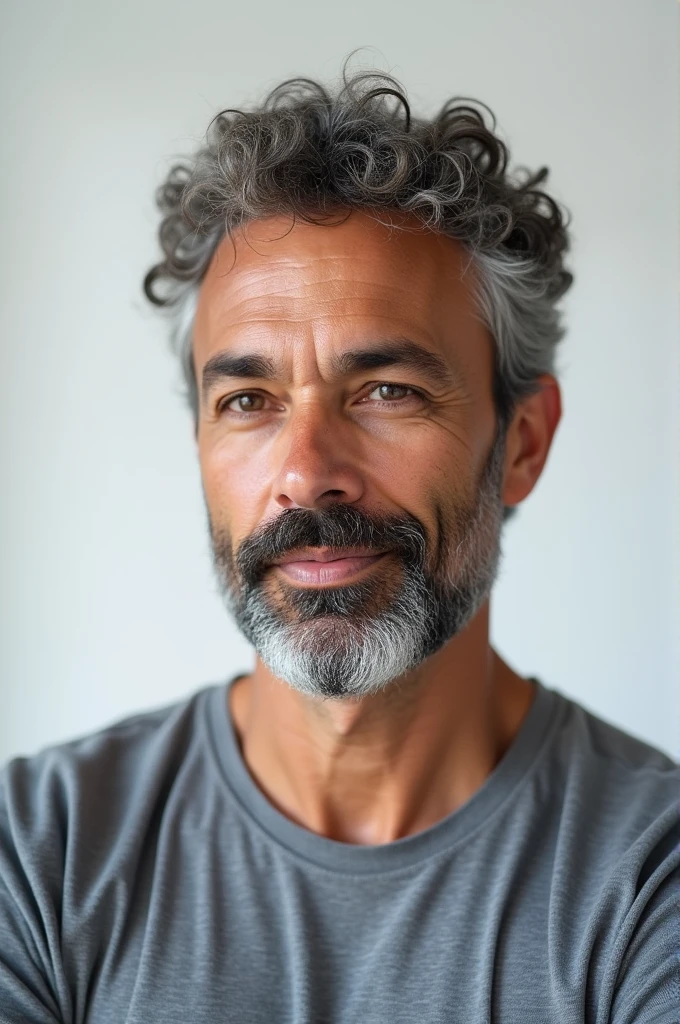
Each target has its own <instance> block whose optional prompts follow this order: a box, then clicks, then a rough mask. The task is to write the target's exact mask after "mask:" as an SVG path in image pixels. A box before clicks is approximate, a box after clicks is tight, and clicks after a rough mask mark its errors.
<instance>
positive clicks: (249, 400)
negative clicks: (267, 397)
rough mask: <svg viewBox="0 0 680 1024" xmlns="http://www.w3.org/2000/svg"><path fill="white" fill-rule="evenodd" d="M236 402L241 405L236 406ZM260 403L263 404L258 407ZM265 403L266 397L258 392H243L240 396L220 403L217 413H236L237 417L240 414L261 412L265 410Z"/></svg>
mask: <svg viewBox="0 0 680 1024" xmlns="http://www.w3.org/2000/svg"><path fill="white" fill-rule="evenodd" d="M234 402H237V403H239V404H238V405H236V406H234V404H233V403H234ZM258 402H259V403H261V404H259V405H258ZM263 403H264V395H260V394H258V393H257V392H256V391H241V392H240V393H239V394H238V395H232V396H231V397H230V398H226V399H224V400H223V401H222V402H220V403H219V405H218V407H217V411H218V412H234V413H236V414H237V415H238V414H239V413H241V414H242V413H249V412H260V411H261V410H262V408H263Z"/></svg>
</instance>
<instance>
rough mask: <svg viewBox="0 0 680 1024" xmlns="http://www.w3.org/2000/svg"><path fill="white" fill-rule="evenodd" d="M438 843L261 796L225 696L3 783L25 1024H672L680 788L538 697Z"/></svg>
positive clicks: (8, 902) (13, 942)
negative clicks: (346, 823)
mask: <svg viewBox="0 0 680 1024" xmlns="http://www.w3.org/2000/svg"><path fill="white" fill-rule="evenodd" d="M533 682H534V686H535V689H536V694H535V697H534V701H533V703H532V705H531V707H530V709H529V712H528V714H527V716H526V717H525V719H524V721H523V723H522V726H521V728H520V730H519V733H518V734H517V736H516V738H515V740H514V742H513V743H512V745H511V747H510V748H509V749H508V750H507V751H506V753H505V755H504V757H503V758H502V759H501V761H500V762H499V763H498V765H497V766H496V768H495V769H494V771H493V772H492V773H491V775H489V776H488V778H487V779H486V781H485V782H484V784H483V785H482V786H481V788H480V789H478V790H477V792H476V793H474V795H473V796H472V797H471V798H470V799H469V800H468V801H467V803H465V804H464V805H463V806H462V807H460V808H458V809H457V810H456V811H454V812H453V813H452V814H450V815H449V816H448V817H446V818H444V819H443V820H441V821H440V822H438V823H437V824H436V825H434V826H433V827H431V828H429V829H427V830H426V831H424V832H421V833H419V834H417V835H413V836H409V837H407V838H405V839H399V840H397V841H396V842H392V843H388V844H385V845H381V846H354V845H352V844H349V843H340V842H337V841H334V840H330V839H326V838H324V837H322V836H319V835H317V834H315V833H312V832H310V831H308V830H306V829H304V828H302V827H301V826H299V825H296V824H294V823H293V822H292V821H290V820H289V819H287V818H286V817H285V816H284V815H283V814H281V813H280V812H279V811H278V810H277V809H276V808H275V807H274V806H273V805H272V804H271V803H270V802H269V801H268V800H267V798H266V797H265V796H264V795H263V793H262V792H261V791H260V790H259V789H258V787H257V786H256V784H255V783H254V781H253V779H252V778H251V776H250V774H249V773H248V770H247V768H246V766H245V764H244V762H243V760H242V757H241V753H240V750H239V745H238V741H237V738H236V734H235V732H234V730H233V726H232V723H231V720H230V717H229V711H228V703H227V687H228V685H229V684H228V683H226V684H225V683H222V684H219V685H217V686H211V687H209V688H206V689H203V690H201V691H200V692H198V693H197V694H195V695H194V696H193V697H192V698H191V699H190V700H187V701H184V702H182V703H180V704H176V705H174V706H172V707H171V708H168V709H164V710H161V711H157V712H153V713H150V714H143V715H138V716H136V717H135V718H131V719H128V720H127V721H124V722H122V723H120V724H117V725H114V726H113V727H111V728H107V729H105V730H104V731H102V732H99V733H97V734H96V735H93V736H89V737H87V738H85V739H79V740H76V741H75V742H73V743H68V744H65V745H62V746H58V747H55V748H52V749H49V750H46V751H44V752H43V753H41V754H39V755H37V756H36V757H32V758H28V759H16V760H14V761H12V762H10V763H9V764H8V765H7V766H6V767H5V769H4V773H3V774H2V775H1V776H0V1020H2V1021H3V1024H8V1022H11V1024H37V1022H45V1024H47V1022H53V1021H63V1022H68V1024H76V1022H78V1024H81V1022H85V1021H87V1022H90V1024H124V1022H127V1024H133V1022H134V1024H174V1022H176V1024H218V1022H233V1024H273V1022H276V1024H279V1022H290V1024H378V1022H381V1024H382V1022H389V1024H458V1022H459V1024H487V1022H491V1021H493V1022H506V1024H584V1022H588V1024H651V1022H655V1024H661V1022H663V1024H671V1022H673V1024H676V1022H677V1021H679V1020H680V959H679V958H680V766H679V765H678V764H676V763H674V762H673V761H672V760H671V759H670V758H668V757H667V756H666V755H665V754H663V753H662V752H661V751H658V750H656V749H655V748H653V747H651V746H648V745H647V744H644V743H642V742H640V741H639V740H637V739H635V738H633V737H632V736H630V735H628V734H627V733H625V732H622V731H621V730H618V729H616V728H614V727H613V726H612V725H610V724H608V723H607V722H606V721H604V720H602V719H600V718H598V717H596V716H595V715H593V714H591V713H589V712H588V711H586V710H585V709H584V708H583V707H582V706H581V705H579V704H578V703H576V702H574V701H572V700H570V699H568V698H567V697H566V696H565V695H563V694H561V693H560V692H559V691H558V690H554V689H550V688H548V687H547V686H545V685H544V684H543V683H541V682H540V681H538V680H534V681H533Z"/></svg>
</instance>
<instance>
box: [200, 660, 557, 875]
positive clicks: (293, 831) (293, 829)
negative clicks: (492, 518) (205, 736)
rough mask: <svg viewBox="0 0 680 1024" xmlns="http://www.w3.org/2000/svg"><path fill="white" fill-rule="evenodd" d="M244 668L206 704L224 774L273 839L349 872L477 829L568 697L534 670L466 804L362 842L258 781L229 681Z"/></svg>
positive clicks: (412, 857) (387, 865)
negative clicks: (323, 826)
mask: <svg viewBox="0 0 680 1024" xmlns="http://www.w3.org/2000/svg"><path fill="white" fill-rule="evenodd" d="M243 674H244V673H242V674H241V675H243ZM241 675H238V676H235V677H233V678H232V679H230V680H229V681H228V682H226V683H221V684H219V685H217V686H215V687H213V688H212V691H211V692H210V694H209V698H208V704H207V716H208V722H207V726H208V730H209V732H210V734H211V738H212V743H213V752H214V754H215V757H216V759H217V761H218V765H219V769H220V772H221V774H222V776H223V779H224V781H225V782H226V784H227V786H228V788H229V790H230V791H231V793H232V794H233V796H234V797H235V798H236V800H237V802H238V804H239V806H240V808H241V810H242V812H243V813H245V815H247V817H248V818H249V819H250V820H251V821H252V822H255V823H256V825H257V826H258V827H259V828H260V829H262V830H264V832H266V833H267V835H268V836H269V837H270V838H271V839H272V840H273V841H274V842H276V843H278V844H280V845H281V846H282V847H285V848H286V849H287V850H288V851H289V852H290V853H293V854H295V855H297V856H298V857H301V858H303V859H304V860H306V861H308V862H312V863H314V864H316V865H317V866H319V867H322V868H327V869H330V870H333V871H340V872H344V873H349V874H372V873H376V872H385V871H392V870H398V869H402V868H409V867H412V866H413V865H415V864H418V863H419V862H421V861H424V860H426V859H428V858H429V857H432V856H434V855H435V854H438V853H440V852H442V851H444V850H446V849H450V848H451V847H452V846H454V845H457V844H458V843H460V842H461V841H463V840H464V839H465V838H466V837H468V836H470V835H471V834H472V833H473V832H474V831H475V830H476V829H477V828H479V827H480V826H481V825H483V824H484V822H486V821H488V820H489V819H490V818H491V816H492V815H493V814H494V813H495V812H496V811H497V810H498V809H499V808H500V807H501V805H502V804H503V803H505V801H506V800H508V799H510V797H511V796H512V794H513V793H514V792H515V790H516V788H517V787H518V786H519V785H520V783H521V782H522V781H523V779H524V778H525V777H526V775H527V774H528V772H529V771H530V770H531V768H532V766H533V765H534V763H535V762H536V761H537V760H538V758H539V756H540V755H541V753H542V752H543V750H544V749H545V748H546V747H547V745H548V743H549V741H550V737H551V735H552V733H553V731H554V728H555V726H556V721H557V718H558V715H557V711H558V709H559V706H560V703H561V702H560V695H559V693H558V692H557V691H555V690H552V689H549V688H548V687H546V686H545V685H544V684H543V683H542V682H541V681H540V680H539V679H536V678H531V679H530V682H531V683H533V685H534V687H535V690H536V693H535V696H534V699H533V701H532V703H531V705H530V707H529V710H528V711H527V713H526V714H525V716H524V719H523V721H522V724H521V725H520V728H519V730H518V731H517V734H516V735H515V738H514V740H513V742H512V743H511V745H510V746H509V747H508V749H507V750H506V752H505V754H504V755H503V757H502V758H501V760H500V761H499V762H498V764H497V765H496V767H495V768H494V769H493V771H492V772H491V773H490V774H489V775H488V776H487V778H486V779H485V781H484V782H483V783H482V785H481V786H480V787H479V788H478V789H477V790H476V791H475V792H474V793H473V794H472V796H471V797H470V798H469V799H468V800H467V801H466V802H465V803H464V804H462V805H461V806H460V807H458V808H456V810H454V811H452V812H451V813H450V814H448V815H447V816H446V817H444V818H442V819H441V820H440V821H438V822H436V824H434V825H432V826H430V827H429V828H427V829H424V830H423V831H421V832H417V833H415V834H414V835H410V836H406V837H404V838H403V839H396V840H394V841H393V842H390V843H382V844H379V845H375V846H362V845H358V844H353V843H344V842H340V841H338V840H335V839H328V838H326V837H325V836H321V835H318V834H317V833H316V832H312V831H310V830H309V829H306V828H304V827H302V826H301V825H298V824H296V823H295V822H293V821H291V820H290V819H289V818H287V817H286V816H285V815H284V814H282V813H281V812H280V811H279V810H277V808H276V807H274V805H273V804H272V803H270V801H269V800H268V799H267V797H266V796H265V795H264V794H263V793H262V791H261V790H260V789H259V787H258V786H257V784H256V783H255V781H254V779H253V778H252V776H251V774H250V772H249V771H248V768H247V766H246V764H245V762H244V760H243V756H242V754H241V750H240V746H239V742H238V737H237V734H236V731H235V729H234V725H233V722H232V719H231V713H230V710H229V690H230V687H231V686H232V685H233V684H234V683H235V682H236V680H237V679H240V678H241Z"/></svg>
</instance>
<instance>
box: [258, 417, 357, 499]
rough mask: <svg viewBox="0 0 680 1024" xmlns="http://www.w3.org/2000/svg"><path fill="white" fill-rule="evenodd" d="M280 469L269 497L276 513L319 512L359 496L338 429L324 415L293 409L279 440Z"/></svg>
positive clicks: (347, 446) (349, 454)
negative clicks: (281, 510)
mask: <svg viewBox="0 0 680 1024" xmlns="http://www.w3.org/2000/svg"><path fill="white" fill-rule="evenodd" d="M278 443H279V444H280V445H281V451H280V453H279V460H280V461H279V468H278V472H277V475H276V478H275V480H274V490H273V495H274V499H275V501H276V502H277V503H278V504H279V505H280V506H281V508H321V507H323V506H324V505H327V504H330V503H332V502H338V501H340V502H346V503H350V502H355V501H358V500H359V499H360V498H361V497H362V495H363V493H364V483H363V480H362V477H361V474H360V472H359V470H358V468H357V466H356V464H355V461H354V460H353V458H352V451H351V444H350V442H349V439H348V438H347V435H346V433H345V431H344V430H343V429H342V426H341V425H340V424H339V423H338V421H337V419H336V418H335V417H332V416H331V414H330V412H329V411H328V410H324V409H323V408H322V407H321V406H320V405H318V404H316V403H315V404H314V405H313V406H312V405H311V404H310V405H309V406H306V407H305V408H298V409H297V410H296V411H295V412H294V413H293V414H292V416H291V418H290V420H289V421H288V423H287V424H286V428H285V430H283V431H282V433H281V434H280V435H279V438H278Z"/></svg>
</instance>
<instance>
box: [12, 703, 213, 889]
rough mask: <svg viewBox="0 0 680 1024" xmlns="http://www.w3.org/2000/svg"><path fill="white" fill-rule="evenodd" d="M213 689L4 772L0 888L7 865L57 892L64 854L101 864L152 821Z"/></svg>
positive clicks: (15, 763) (58, 747)
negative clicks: (131, 830)
mask: <svg viewBox="0 0 680 1024" xmlns="http://www.w3.org/2000/svg"><path fill="white" fill-rule="evenodd" d="M214 689H216V687H214V686H213V687H206V688H204V689H202V690H199V691H198V692H196V693H194V694H193V695H192V696H190V697H189V698H187V699H185V700H183V701H180V702H177V703H175V704H172V705H169V706H167V707H164V708H160V709H157V710H154V711H151V712H146V713H143V714H138V715H135V716H133V717H129V718H126V719H124V720H122V721H119V722H116V723H114V724H113V725H110V726H108V727H106V728H104V729H101V730H98V731H97V732H94V733H91V734H89V735H87V736H83V737H80V738H78V739H75V740H73V741H71V742H68V743H62V744H59V745H55V746H52V747H48V748H46V749H44V750H42V751H41V752H40V753H38V754H35V755H33V756H31V757H17V758H14V759H13V760H11V761H9V762H8V763H7V764H6V765H4V767H3V768H2V770H0V883H1V882H3V881H4V883H5V884H6V885H7V884H8V878H7V876H8V874H11V870H10V864H11V862H15V863H17V864H19V863H21V865H22V869H21V874H22V875H23V876H24V877H25V879H27V880H29V881H30V880H31V876H32V875H33V873H35V874H36V875H39V876H40V881H41V888H44V887H45V886H47V887H49V886H51V885H54V886H55V887H59V886H60V885H61V884H62V882H63V878H64V872H65V866H66V865H65V859H66V856H67V848H68V849H70V850H72V851H73V850H74V842H75V840H76V839H77V842H78V847H77V848H78V850H79V851H82V850H87V854H88V858H89V860H90V864H89V865H88V866H87V868H86V865H84V864H83V863H81V864H80V865H79V867H80V868H81V869H82V870H88V873H89V871H96V868H97V862H98V860H99V859H100V857H101V858H104V857H105V856H106V850H107V848H108V847H109V846H110V844H111V843H113V842H114V841H115V839H116V836H119V835H120V834H121V832H122V831H123V830H125V828H127V827H128V822H133V821H134V822H135V823H136V824H137V825H141V824H142V822H143V820H146V821H148V820H149V818H150V817H151V816H152V815H153V813H154V808H156V807H157V806H158V803H159V801H162V800H163V799H164V798H165V796H167V793H168V790H169V788H170V787H171V786H172V781H173V778H174V776H175V775H176V774H177V773H178V772H179V771H180V770H181V766H182V764H183V762H184V760H185V757H186V754H187V751H188V750H189V749H190V748H191V746H192V744H193V743H195V737H196V731H197V728H198V724H197V723H198V719H199V718H200V709H201V706H202V704H204V703H205V701H206V700H207V699H208V696H209V694H210V693H211V692H212V691H213V690H214Z"/></svg>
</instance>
